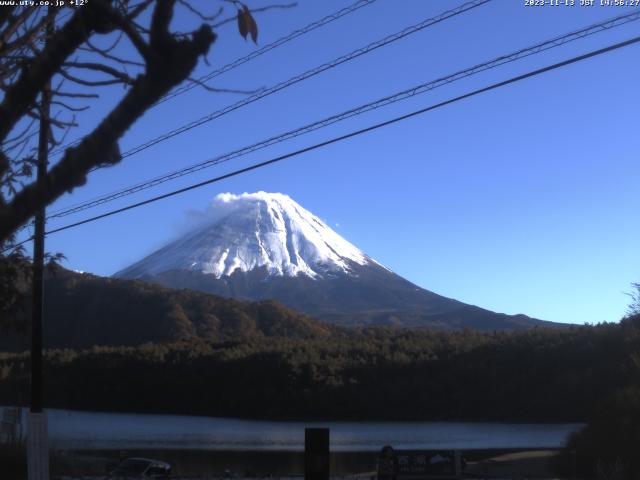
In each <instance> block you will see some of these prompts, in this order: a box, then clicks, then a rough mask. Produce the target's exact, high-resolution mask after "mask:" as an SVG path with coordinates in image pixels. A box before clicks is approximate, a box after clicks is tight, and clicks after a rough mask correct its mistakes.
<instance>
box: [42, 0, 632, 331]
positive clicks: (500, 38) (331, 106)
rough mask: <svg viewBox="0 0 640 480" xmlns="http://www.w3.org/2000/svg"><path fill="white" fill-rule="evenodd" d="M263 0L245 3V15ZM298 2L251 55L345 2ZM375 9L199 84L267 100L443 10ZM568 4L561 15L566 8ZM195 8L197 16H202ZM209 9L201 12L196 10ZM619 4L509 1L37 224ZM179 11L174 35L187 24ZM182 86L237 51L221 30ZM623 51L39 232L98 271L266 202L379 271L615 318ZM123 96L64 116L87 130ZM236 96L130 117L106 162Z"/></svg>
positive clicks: (244, 112)
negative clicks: (191, 216)
mask: <svg viewBox="0 0 640 480" xmlns="http://www.w3.org/2000/svg"><path fill="white" fill-rule="evenodd" d="M267 3H268V2H265V1H260V2H258V1H255V2H249V5H251V6H256V7H259V6H261V5H265V4H267ZM350 3H351V2H349V1H322V2H318V1H310V0H302V1H301V2H300V4H299V5H298V6H297V7H296V8H293V9H288V10H276V11H271V12H266V13H264V14H260V15H259V16H257V19H258V23H259V26H260V40H259V43H260V45H264V44H265V43H268V42H270V41H273V40H275V39H277V38H279V37H280V36H282V35H285V34H287V33H288V32H290V31H292V30H294V29H295V28H299V27H301V26H304V25H306V24H307V23H309V22H311V21H314V20H316V19H318V18H320V17H323V16H325V15H327V14H329V13H332V12H334V11H336V10H338V9H340V8H341V7H344V6H346V5H349V4H350ZM461 3H463V2H459V1H449V0H443V1H429V2H427V1H421V0H408V1H405V2H396V1H391V0H378V1H376V2H374V3H373V4H372V5H371V6H367V7H365V8H362V9H360V10H359V11H358V12H357V13H354V14H352V15H349V16H347V17H345V18H342V19H340V20H338V21H336V22H334V23H332V24H330V25H328V26H326V27H323V28H321V29H319V30H317V31H315V32H314V33H311V34H309V35H306V36H304V37H302V38H300V39H297V40H295V41H294V42H291V43H289V44H287V45H286V46H284V47H281V48H278V49H276V50H275V51H273V52H270V53H268V54H266V55H264V56H262V57H260V58H259V59H257V60H255V61H252V62H249V63H247V64H246V65H244V66H242V67H240V68H238V69H236V70H234V71H233V72H230V73H228V74H225V75H223V76H220V77H218V79H217V80H216V81H215V82H214V85H215V86H218V87H222V88H243V89H254V88H258V87H261V86H270V85H272V84H274V83H276V82H279V81H282V80H285V79H287V78H289V77H292V76H293V75H295V74H297V73H301V72H303V71H305V70H307V69H309V68H313V67H314V66H316V65H319V64H321V63H324V62H326V61H329V60H332V59H334V58H336V57H338V56H340V55H343V54H345V53H347V52H349V51H351V50H353V49H355V48H357V47H359V46H362V45H365V44H367V43H369V42H371V41H373V40H376V39H379V38H381V37H383V36H386V35H388V34H390V33H394V32H396V31H398V30H401V29H402V28H404V27H406V26H408V25H411V24H414V23H417V22H419V21H420V20H422V19H424V18H427V17H430V16H433V15H436V14H439V13H440V12H442V11H444V10H446V9H448V8H453V7H455V6H457V5H460V4H461ZM577 3H578V4H579V1H578V2H577ZM202 5H205V2H202ZM207 5H209V4H207ZM628 11H630V9H629V8H626V7H601V6H594V7H581V6H579V5H576V6H574V7H552V6H545V7H525V6H524V0H523V1H520V0H495V1H493V2H491V3H489V4H488V5H486V6H482V7H479V8H477V9H474V10H473V11H471V12H468V13H466V14H463V15H461V16H458V17H456V18H454V19H451V20H448V21H446V22H443V23H441V24H438V25H436V26H434V27H432V28H429V29H427V30H424V31H422V32H420V33H417V34H415V35H413V36H411V37H409V38H405V39H403V40H400V41H398V42H396V43H395V44H393V45H390V46H388V47H384V48H382V49H379V50H378V51H376V52H373V53H371V54H369V55H366V56H364V57H361V58H359V59H357V60H355V61H353V62H351V63H349V64H346V65H342V66H340V67H338V68H335V69H332V70H331V71H328V72H325V73H323V74H321V75H319V76H317V77H315V78H313V79H310V80H308V81H305V82H302V83H300V84H298V85H296V86H294V87H291V88H289V89H287V90H286V91H282V92H279V93H277V94H275V95H273V96H271V97H269V98H266V99H264V100H261V101H258V102H256V103H254V104H252V105H250V106H247V107H246V108H242V109H240V110H238V111H236V112H234V113H232V114H229V115H226V116H224V117H222V118H220V119H218V120H215V121H214V122H211V123H209V124H207V125H205V126H202V127H200V128H197V129H194V130H192V131H191V132H189V133H187V134H184V135H181V136H179V137H176V138H174V139H172V140H170V141H167V142H164V143H162V144H160V145H158V146H155V147H152V148H150V149H148V150H146V151H144V152H142V153H140V154H138V155H135V156H133V157H130V158H127V159H126V160H125V161H124V162H123V163H121V164H120V165H118V166H116V167H113V168H110V169H105V170H101V171H98V172H95V173H94V174H92V175H91V176H90V178H89V182H88V184H87V186H86V187H84V188H81V189H78V190H76V191H74V192H73V193H72V194H70V195H67V196H65V197H64V198H62V199H60V200H59V201H58V202H57V203H56V204H55V205H54V206H52V207H51V210H56V209H59V208H61V207H64V206H67V205H71V204H75V203H77V202H80V201H83V200H86V199H89V198H92V197H95V196H97V195H100V194H103V193H108V192H110V191H113V190H115V189H117V188H119V187H122V186H127V185H130V184H133V183H136V182H138V181H141V180H145V179H148V178H151V177H155V176H157V175H159V174H162V173H164V172H169V171H173V170H175V169H177V168H180V167H183V166H187V165H190V164H192V163H196V162H199V161H202V160H204V159H206V158H209V157H213V156H216V155H219V154H222V153H225V152H227V151H230V150H233V149H235V148H238V147H242V146H244V145H246V144H249V143H253V142H255V141H259V140H261V139H263V138H266V137H267V136H271V135H274V134H278V133H280V132H284V131H286V130H288V129H291V128H294V127H297V126H300V125H302V124H305V123H308V122H311V121H314V120H317V119H320V118H323V117H325V116H328V115H331V114H334V113H337V112H340V111H343V110H346V109H348V108H351V107H354V106H357V105H360V104H362V103H365V102H368V101H371V100H375V99H377V98H379V97H382V96H385V95H389V94H391V93H394V92H396V91H399V90H401V89H403V88H407V87H410V86H412V85H415V84H418V83H421V82H424V81H427V80H430V79H434V78H437V77H440V76H442V75H445V74H447V73H453V72H455V71H457V70H459V69H462V68H465V67H468V66H471V65H474V64H477V63H480V62H482V61H486V60H490V59H492V58H494V57H497V56H499V55H501V54H505V53H509V52H512V51H514V50H516V49H518V48H522V47H526V46H529V45H532V44H535V43H537V42H539V41H542V40H545V39H548V38H551V37H553V36H556V35H560V34H563V33H567V32H569V31H571V30H575V29H577V28H580V27H583V26H586V25H589V24H591V23H595V22H597V21H601V20H604V19H607V18H610V17H613V16H615V15H618V14H620V13H622V12H628ZM190 21H191V20H189V19H188V18H187V17H186V16H184V17H183V16H180V17H179V18H177V19H176V22H177V24H178V25H181V26H182V25H186V24H187V23H188V22H190ZM639 31H640V22H635V23H631V24H629V25H626V26H624V27H621V28H618V29H615V30H612V31H607V32H603V33H600V34H597V35H594V36H592V37H590V38H587V39H584V40H580V41H578V42H574V43H572V44H569V45H566V46H563V47H560V48H558V49H555V50H552V51H549V52H545V53H542V54H540V55H536V56H533V57H530V58H527V59H524V60H522V61H519V62H516V63H513V64H510V65H508V66H505V67H501V68H498V69H495V70H492V71H490V72H486V73H483V74H480V75H477V76H474V77H471V78H468V79H465V80H463V81H460V82H457V83H455V84H451V85H448V86H445V87H443V88H440V89H438V90H435V91H433V92H430V93H428V94H425V95H421V96H418V97H416V98H413V99H411V100H408V101H405V102H402V103H400V104H396V105H394V106H390V107H386V108H383V109H380V110H378V111H376V112H371V113H369V114H366V115H363V116H361V117H358V118H356V119H352V120H349V121H347V122H343V123H340V124H338V125H334V126H332V127H329V128H327V129H324V130H321V131H319V132H315V133H313V134H310V135H306V136H304V137H301V138H299V139H296V140H294V141H291V142H287V143H283V144H280V145H278V146H276V147H272V148H270V149H268V150H264V151H262V152H259V153H255V154H251V155H249V156H247V157H245V158H243V159H238V160H234V161H232V162H230V163H228V164H226V165H223V166H219V167H214V168H211V169H208V170H204V171H201V172H199V173H197V174H194V175H190V176H187V177H184V178H182V179H180V180H178V181H176V182H171V183H168V184H165V185H163V186H162V187H158V188H157V189H154V190H150V191H147V192H145V193H142V194H140V195H137V196H133V197H128V198H127V199H126V200H124V201H120V202H114V203H112V204H109V206H108V207H103V208H97V209H94V210H90V211H89V212H84V213H83V214H78V215H76V216H74V217H66V218H65V219H61V220H58V221H54V222H51V224H50V227H51V228H55V227H56V226H60V225H63V224H65V223H68V222H69V221H72V220H73V221H76V220H80V219H82V218H85V217H86V216H88V215H89V214H97V213H101V212H103V211H106V210H108V209H110V208H113V207H117V206H122V205H125V204H127V203H129V202H131V201H134V200H141V199H144V198H147V197H148V196H150V195H151V194H157V193H162V192H165V191H169V190H172V189H174V188H179V187H181V186H185V185H187V184H190V183H195V182H197V181H202V180H204V179H206V178H209V177H213V176H216V175H219V174H221V173H224V172H227V171H230V170H233V169H236V168H239V167H242V166H246V165H249V164H251V163H255V162H258V161H263V160H265V159H269V158H271V157H273V156H276V155H278V154H282V153H285V152H287V151H290V150H294V149H296V148H300V147H302V146H306V145H309V144H311V143H315V142H317V141H321V140H324V139H327V138H330V137H332V136H335V135H339V134H343V133H346V132H348V131H351V130H354V129H357V128H362V127H364V126H367V125H369V124H372V123H375V122H378V121H381V120H385V119H387V118H391V117H392V116H396V115H399V114H402V113H406V112H409V111H412V110H415V109H418V108H421V107H424V106H427V105H430V104H433V103H436V102H438V101H442V100H445V99H447V98H450V97H454V96H456V95H459V94H461V93H464V92H466V91H469V90H472V89H475V88H478V87H481V86H485V85H488V84H490V83H492V82H495V81H498V80H501V79H504V78H508V77H510V76H514V75H517V74H520V73H523V72H526V71H528V70H531V69H534V68H538V67H541V66H544V65H547V64H550V63H553V62H556V61H559V60H561V59H564V58H568V57H571V56H574V55H577V54H580V53H584V52H587V51H589V50H592V49H595V48H599V47H602V46H605V45H609V44H611V43H615V42H616V41H621V40H623V39H627V38H630V37H632V36H635V35H637V34H638V32H639ZM218 33H219V39H218V40H217V42H216V43H215V45H214V46H213V48H212V50H211V53H210V55H209V62H210V65H211V66H210V67H207V66H206V65H204V64H202V65H200V66H199V68H198V72H197V75H201V74H205V73H207V72H208V71H210V69H211V68H215V67H217V66H221V65H223V64H225V63H227V62H229V61H231V60H233V59H235V58H237V57H239V56H242V55H245V54H247V53H249V52H251V51H252V49H255V48H256V47H255V46H253V44H252V43H250V42H245V41H243V40H242V38H241V37H240V36H239V35H238V33H237V32H236V30H235V25H233V24H231V25H229V26H227V27H223V28H221V29H220V30H219V31H218ZM639 54H640V46H638V45H636V46H631V47H628V48H626V49H622V50H619V51H615V52H613V53H610V54H607V55H605V56H602V57H598V58H595V59H591V60H587V61H586V62H583V63H580V64H577V65H572V66H569V67H567V68H564V69H562V70H559V71H554V72H551V73H548V74H545V75H544V76H541V77H536V78H532V79H528V80H526V81H524V82H520V83H518V84H514V85H511V86H508V87H505V88H501V89H499V90H496V91H492V92H489V93H487V94H484V95H481V96H478V97H475V98H472V99H469V100H465V101H463V102H459V103H456V104H454V105H451V106H448V107H445V108H443V109H439V110H437V111H433V112H431V113H428V114H426V115H423V116H420V117H416V118H413V119H411V120H408V121H405V122H402V123H400V124H397V125H393V126H390V127H387V128H385V129H383V130H378V131H376V132H374V133H371V134H367V135H363V136H361V137H358V138H355V139H351V140H348V141H345V142H342V143H340V144H336V145H332V146H330V147H328V148H325V149H322V150H318V151H315V152H312V153H309V154H306V155H304V156H301V157H297V158H295V159H291V160H287V161H286V162H284V163H280V164H278V165H275V166H271V167H268V168H264V169H261V170H258V171H255V172H252V173H249V174H246V175H242V176H239V177H236V178H234V179H231V180H229V181H226V182H223V183H219V184H214V185H211V186H209V187H205V188H202V189H199V190H196V191H192V192H189V193H187V194H184V195H182V196H179V197H174V198H172V199H170V200H165V201H161V202H158V203H155V204H153V205H150V206H146V207H143V208H140V209H137V210H134V211H130V212H127V213H125V214H122V215H118V216H114V217H111V218H109V219H106V220H102V221H99V222H95V223H92V224H89V225H85V226H81V227H78V228H74V229H71V230H68V231H66V232H62V233H59V234H55V235H51V236H50V237H49V238H48V244H47V246H48V249H49V250H52V251H62V252H64V253H65V254H66V256H67V257H68V262H67V263H66V266H67V267H69V268H74V269H79V270H84V271H90V272H94V273H96V274H100V275H109V274H111V273H113V272H115V271H117V270H119V269H121V268H123V267H125V266H126V265H128V264H130V263H131V262H133V261H135V260H137V259H139V258H140V257H142V256H143V255H145V254H147V253H150V252H151V251H152V250H153V249H155V248H157V247H159V246H160V245H162V244H164V243H165V242H167V241H168V240H171V239H172V238H174V236H175V235H176V231H178V230H179V229H180V228H181V226H182V225H183V224H184V221H185V220H184V219H185V215H186V213H187V212H188V211H190V210H198V209H203V208H204V207H205V206H206V204H207V203H208V202H209V200H210V199H211V198H213V197H214V196H215V195H216V194H218V193H220V192H234V193H241V192H245V191H246V192H252V191H257V190H265V191H274V192H282V193H286V194H288V195H290V196H291V197H292V198H293V199H295V200H296V201H297V202H299V203H300V204H301V205H303V206H304V207H305V208H307V209H309V210H310V211H312V212H313V213H315V214H316V215H318V216H320V217H322V218H323V219H324V220H325V221H327V222H328V223H329V224H330V225H332V226H334V227H335V229H336V230H337V231H338V232H339V233H340V234H341V235H343V236H344V237H345V238H347V239H348V240H349V241H351V242H352V243H354V244H355V245H357V246H358V247H360V248H361V249H362V250H364V251H365V252H367V253H368V254H369V255H370V256H372V257H373V258H375V259H376V260H378V261H379V262H380V263H382V264H384V265H386V266H387V267H389V268H391V269H392V270H394V271H395V272H397V273H398V274H400V275H402V276H404V277H406V278H407V279H409V280H411V281H413V282H414V283H416V284H418V285H420V286H421V287H424V288H426V289H429V290H432V291H434V292H436V293H439V294H442V295H445V296H448V297H453V298H456V299H458V300H461V301H464V302H467V303H471V304H476V305H479V306H482V307H484V308H488V309H491V310H495V311H499V312H506V313H525V314H527V315H530V316H534V317H537V318H541V319H546V320H554V321H560V322H576V323H584V322H600V321H617V320H619V319H620V317H621V316H622V315H623V314H624V312H625V309H626V306H627V304H628V303H629V298H628V297H627V296H626V295H625V292H629V291H630V290H631V286H630V284H631V282H636V281H640V249H639V248H638V244H637V239H638V238H640V216H639V215H638V213H637V212H638V205H640V188H638V183H639V179H640V162H638V152H639V151H640V135H638V131H637V129H638V121H637V119H638V107H639V106H640V101H639V88H640V62H638V56H639ZM121 94H122V90H121V89H119V88H113V89H111V90H109V91H107V92H105V94H103V96H102V98H101V100H100V101H99V102H98V103H96V104H95V105H94V108H92V109H91V110H90V111H89V112H87V113H85V114H84V116H83V117H82V118H81V123H82V126H81V127H80V128H79V129H78V131H76V132H74V133H73V134H72V136H71V137H70V138H75V136H77V135H80V134H81V133H82V132H83V131H87V130H88V129H89V128H91V126H92V125H94V124H95V122H96V121H97V120H98V119H99V118H100V114H101V113H102V112H104V111H105V110H106V109H107V108H109V106H110V105H111V104H112V102H113V101H114V100H115V99H117V98H118V97H119V96H120V95H121ZM240 98H242V97H241V96H238V95H233V94H221V93H211V92H206V91H203V90H201V89H194V90H192V91H191V92H189V93H188V94H185V95H182V96H180V97H178V98H177V99H174V100H172V101H169V102H166V103H164V104H162V105H161V106H159V107H157V108H155V109H153V110H152V111H150V112H148V113H147V114H146V115H145V117H144V118H143V119H142V120H141V121H140V122H139V123H138V124H137V125H136V126H135V127H134V128H133V129H132V130H131V131H130V132H128V133H127V135H126V137H125V138H124V139H123V140H122V142H121V148H122V150H123V151H125V150H127V149H129V148H132V147H134V146H136V145H138V144H140V143H142V142H144V141H146V140H148V139H150V138H152V137H155V136H156V135H158V134H161V133H163V132H165V131H167V130H170V129H172V128H175V127H177V126H180V125H182V124H184V123H186V122H189V121H191V120H193V119H195V118H198V117H200V116H202V115H205V114H207V113H209V112H211V111H213V110H217V109H219V108H222V107H224V106H226V105H228V104H230V103H233V102H235V101H237V100H238V99H240Z"/></svg>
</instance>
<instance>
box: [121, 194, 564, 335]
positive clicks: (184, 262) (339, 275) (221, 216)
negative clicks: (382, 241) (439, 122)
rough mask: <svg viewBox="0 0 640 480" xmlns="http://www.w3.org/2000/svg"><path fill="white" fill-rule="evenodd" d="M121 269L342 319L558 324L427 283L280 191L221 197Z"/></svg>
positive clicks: (504, 326)
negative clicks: (192, 223)
mask: <svg viewBox="0 0 640 480" xmlns="http://www.w3.org/2000/svg"><path fill="white" fill-rule="evenodd" d="M115 276H116V277H120V278H128V279H140V280H145V281H149V282H155V283H159V284H162V285H165V286H168V287H172V288H189V289H195V290H200V291H204V292H207V293H213V294H217V295H222V296H227V297H234V298H240V299H248V300H263V299H275V300H277V301H280V302H282V303H283V304H285V305H287V306H289V307H291V308H293V309H296V310H298V311H300V312H303V313H306V314H309V315H311V316H314V317H315V318H317V319H319V320H324V321H327V322H330V323H335V324H339V325H349V326H364V325H395V326H400V327H411V328H437V329H460V328H465V327H470V328H475V329H479V330H511V329H521V328H529V327H533V326H536V325H553V324H552V323H551V322H544V321H541V320H536V319H533V318H530V317H527V316H526V315H506V314H500V313H495V312H491V311H489V310H485V309H482V308H479V307H476V306H473V305H468V304H465V303H462V302H459V301H457V300H453V299H450V298H446V297H443V296H440V295H437V294H435V293H433V292H430V291H428V290H425V289H423V288H420V287H418V286H417V285H414V284H413V283H411V282H409V281H408V280H405V279H404V278H402V277H400V276H399V275H397V274H395V273H393V272H392V271H391V270H389V269H387V268H385V267H384V266H382V265H381V264H379V263H378V262H376V261H375V260H373V259H372V258H371V257H369V256H368V255H366V254H365V253H363V252H362V251H360V250H359V249H358V248H357V247H356V246H354V245H353V244H351V243H349V242H348V241H347V240H345V239H344V238H342V237H341V236H340V235H338V234H337V233H336V232H335V231H333V230H332V229H331V228H330V227H329V226H328V225H327V224H326V223H325V222H323V221H322V220H321V219H320V218H318V217H317V216H315V215H313V214H312V213H311V212H309V211H308V210H306V209H304V208H303V207H301V206H300V205H299V204H297V203H296V202H295V201H294V200H292V199H291V198H290V197H288V196H286V195H283V194H280V193H266V192H257V193H244V194H242V195H234V194H230V193H224V194H220V195H218V196H216V197H215V199H214V200H213V201H212V203H211V205H210V208H209V210H208V212H207V214H205V218H203V219H201V221H200V222H199V226H198V227H196V228H193V229H191V230H190V231H189V232H188V233H186V234H185V235H183V236H182V237H180V238H178V239H177V240H174V241H172V242H171V243H169V244H168V245H166V246H164V247H162V248H160V249H159V250H157V251H155V252H153V253H151V254H150V255H148V256H147V257H145V258H143V259H142V260H140V261H138V262H136V263H134V264H133V265H131V266H129V267H127V268H125V269H123V270H121V271H119V272H117V273H116V274H115Z"/></svg>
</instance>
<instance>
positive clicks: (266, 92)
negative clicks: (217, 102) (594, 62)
mask: <svg viewBox="0 0 640 480" xmlns="http://www.w3.org/2000/svg"><path fill="white" fill-rule="evenodd" d="M491 1H492V0H472V1H470V2H466V3H464V4H462V5H460V6H458V7H456V8H454V9H451V10H447V11H445V12H443V13H441V14H440V15H437V16H435V17H431V18H428V19H426V20H423V21H422V22H419V23H417V24H415V25H412V26H410V27H407V28H405V29H403V30H401V31H399V32H396V33H394V34H392V35H388V36H386V37H384V38H382V39H380V40H377V41H375V42H372V43H370V44H368V45H365V46H364V47H361V48H358V49H356V50H354V51H352V52H350V53H348V54H346V55H342V56H340V57H338V58H336V59H334V60H332V61H330V62H327V63H324V64H322V65H319V66H317V67H315V68H312V69H311V70H307V71H306V72H304V73H301V74H299V75H296V76H294V77H291V78H289V79H288V80H285V81H282V82H280V83H277V84H275V85H272V86H271V87H269V88H266V89H263V90H260V91H259V92H256V93H254V94H252V95H250V96H248V97H246V98H243V99H242V100H239V101H237V102H235V103H232V104H230V105H227V106H226V107H223V108H222V109H220V110H216V111H214V112H212V113H210V114H208V115H205V116H203V117H201V118H199V119H197V120H194V121H192V122H190V123H188V124H185V125H182V126H180V127H177V128H175V129H173V130H170V131H169V132H166V133H164V134H162V135H160V136H158V137H156V138H153V139H151V140H149V141H147V142H145V143H143V144H140V145H138V146H136V147H134V148H132V149H130V150H127V151H126V152H124V153H123V154H122V155H121V158H123V159H124V158H126V157H130V156H132V155H135V154H137V153H140V152H141V151H143V150H146V149H147V148H149V147H152V146H154V145H157V144H158V143H161V142H164V141H166V140H169V139H170V138H173V137H175V136H177V135H180V134H182V133H185V132H188V131H189V130H192V129H194V128H196V127H199V126H201V125H204V124H205V123H208V122H211V121H213V120H215V119H216V118H220V117H222V116H223V115H226V114H228V113H231V112H233V111H235V110H238V109H239V108H242V107H244V106H247V105H250V104H252V103H254V102H256V101H258V100H261V99H263V98H265V97H268V96H270V95H273V94H274V93H277V92H279V91H281V90H284V89H285V88H288V87H290V86H292V85H295V84H297V83H300V82H302V81H304V80H307V79H309V78H312V77H315V76H317V75H319V74H321V73H323V72H325V71H327V70H330V69H332V68H335V67H337V66H339V65H342V64H343V63H347V62H349V61H351V60H354V59H356V58H358V57H361V56H362V55H365V54H367V53H370V52H372V51H374V50H377V49H378V48H381V47H384V46H386V45H389V44H391V43H393V42H395V41H397V40H400V39H402V38H405V37H407V36H409V35H412V34H414V33H416V32H419V31H421V30H424V29H425V28H428V27H431V26H433V25H436V24H438V23H440V22H443V21H445V20H447V19H449V18H452V17H455V16H458V15H460V14H462V13H465V12H467V11H469V10H472V9H474V8H476V7H479V6H481V5H484V4H486V3H489V2H491ZM100 168H102V167H94V168H93V169H91V172H94V171H96V170H99V169H100Z"/></svg>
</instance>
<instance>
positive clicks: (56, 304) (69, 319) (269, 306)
mask: <svg viewBox="0 0 640 480" xmlns="http://www.w3.org/2000/svg"><path fill="white" fill-rule="evenodd" d="M45 292H46V294H45V326H44V328H45V330H44V336H45V347H46V348H88V347H91V346H93V345H112V346H115V345H123V346H127V345H139V344H142V343H145V342H156V343H165V342H175V341H183V340H185V341H190V340H194V339H200V340H206V341H216V342H219V341H226V340H230V339H233V340H247V339H254V338H261V337H293V338H311V337H323V336H327V335H330V334H331V332H332V331H336V328H335V327H331V326H328V325H325V324H323V323H320V322H318V321H315V320H313V319H312V318H310V317H307V316H304V315H301V314H299V313H297V312H295V311H293V310H290V309H288V308H286V307H284V306H283V305H281V304H279V303H277V302H273V301H263V302H243V301H238V300H231V299H226V298H222V297H219V296H216V295H210V294H206V293H202V292H196V291H193V290H176V289H170V288H165V287H162V286H159V285H154V284H149V283H145V282H141V281H135V280H134V281H131V280H121V279H112V278H104V277H98V276H95V275H90V274H80V273H75V272H71V271H68V270H64V269H60V268H57V269H56V270H55V272H54V274H50V275H49V276H48V278H47V280H46V285H45ZM23 314H24V315H25V317H26V315H28V314H29V312H28V311H26V310H25V311H23ZM26 341H27V339H26V335H24V334H23V335H6V334H5V335H2V336H1V337H0V350H2V351H16V350H25V349H27V343H26Z"/></svg>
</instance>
